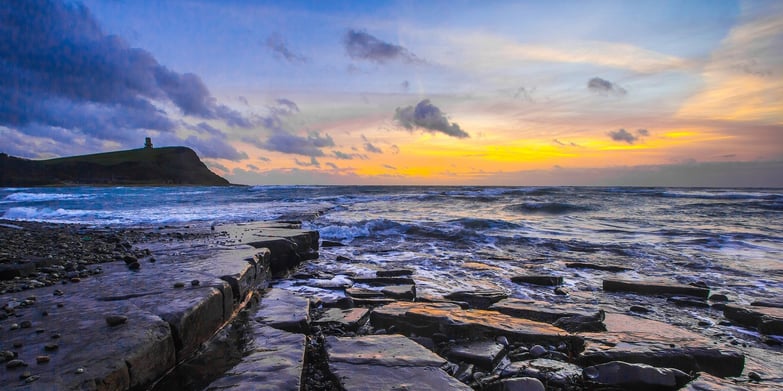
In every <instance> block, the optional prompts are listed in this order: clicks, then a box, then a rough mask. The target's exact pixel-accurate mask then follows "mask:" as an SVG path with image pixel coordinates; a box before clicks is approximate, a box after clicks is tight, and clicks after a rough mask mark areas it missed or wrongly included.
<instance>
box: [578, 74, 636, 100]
mask: <svg viewBox="0 0 783 391" xmlns="http://www.w3.org/2000/svg"><path fill="white" fill-rule="evenodd" d="M587 89H588V90H590V91H592V92H596V93H599V94H601V95H617V96H623V95H625V94H626V93H627V91H626V90H625V88H623V87H620V85H618V84H617V83H613V82H611V81H609V80H606V79H602V78H600V77H594V78H592V79H590V80H588V81H587Z"/></svg>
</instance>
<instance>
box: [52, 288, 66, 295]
mask: <svg viewBox="0 0 783 391" xmlns="http://www.w3.org/2000/svg"><path fill="white" fill-rule="evenodd" d="M53 294H54V295H55V296H62V295H64V294H65V292H63V291H61V290H59V289H55V290H54V293H53Z"/></svg>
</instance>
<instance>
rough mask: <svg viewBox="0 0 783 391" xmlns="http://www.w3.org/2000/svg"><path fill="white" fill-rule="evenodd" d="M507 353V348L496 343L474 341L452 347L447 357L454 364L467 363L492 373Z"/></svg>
mask: <svg viewBox="0 0 783 391" xmlns="http://www.w3.org/2000/svg"><path fill="white" fill-rule="evenodd" d="M505 353H506V347H505V346H503V345H501V344H499V343H497V342H495V341H472V342H466V343H458V344H456V345H454V346H452V347H451V349H450V350H449V353H448V355H447V357H448V358H449V361H452V362H456V363H459V362H465V363H468V364H473V365H475V366H477V367H479V368H482V369H484V370H487V371H492V370H493V369H494V368H495V367H496V366H497V365H498V363H499V362H500V360H502V359H503V357H505Z"/></svg>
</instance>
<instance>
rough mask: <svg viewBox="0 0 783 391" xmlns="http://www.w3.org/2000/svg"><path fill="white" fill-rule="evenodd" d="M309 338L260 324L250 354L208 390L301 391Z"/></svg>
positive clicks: (251, 344) (250, 347)
mask: <svg viewBox="0 0 783 391" xmlns="http://www.w3.org/2000/svg"><path fill="white" fill-rule="evenodd" d="M306 344H307V337H306V336H305V335H303V334H295V333H289V332H286V331H282V330H278V329H275V328H272V327H268V326H264V325H261V324H257V325H256V326H254V328H253V338H252V341H251V342H250V346H248V349H249V351H250V354H249V355H247V356H245V357H243V358H242V361H241V362H240V363H239V364H237V365H236V366H234V367H233V368H231V369H230V370H228V371H227V372H226V373H225V374H224V375H222V376H221V377H220V379H218V380H216V381H214V382H212V383H211V384H210V385H209V386H208V387H207V388H206V390H225V389H230V390H292V391H294V390H300V389H301V386H302V371H303V368H304V358H305V347H306Z"/></svg>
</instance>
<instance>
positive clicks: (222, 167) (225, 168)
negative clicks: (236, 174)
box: [207, 161, 231, 172]
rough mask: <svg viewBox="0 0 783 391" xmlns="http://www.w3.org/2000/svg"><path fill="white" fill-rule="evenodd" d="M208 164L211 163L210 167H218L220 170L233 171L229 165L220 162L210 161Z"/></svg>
mask: <svg viewBox="0 0 783 391" xmlns="http://www.w3.org/2000/svg"><path fill="white" fill-rule="evenodd" d="M207 164H208V165H209V168H217V169H218V170H221V171H223V172H231V170H229V169H228V167H226V166H224V165H222V164H220V163H218V162H213V161H210V162H207Z"/></svg>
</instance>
